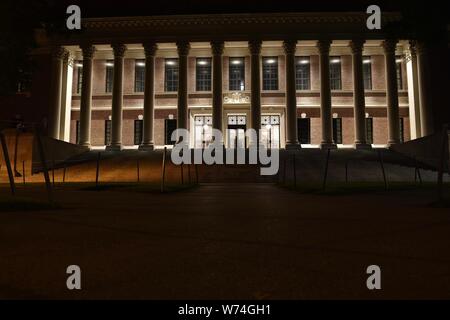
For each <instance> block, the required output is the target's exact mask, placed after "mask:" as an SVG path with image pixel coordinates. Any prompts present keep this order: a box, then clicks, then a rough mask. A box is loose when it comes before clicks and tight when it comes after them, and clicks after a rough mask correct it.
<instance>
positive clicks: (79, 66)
mask: <svg viewBox="0 0 450 320" xmlns="http://www.w3.org/2000/svg"><path fill="white" fill-rule="evenodd" d="M75 66H77V67H78V68H83V64H82V63H76V64H75Z"/></svg>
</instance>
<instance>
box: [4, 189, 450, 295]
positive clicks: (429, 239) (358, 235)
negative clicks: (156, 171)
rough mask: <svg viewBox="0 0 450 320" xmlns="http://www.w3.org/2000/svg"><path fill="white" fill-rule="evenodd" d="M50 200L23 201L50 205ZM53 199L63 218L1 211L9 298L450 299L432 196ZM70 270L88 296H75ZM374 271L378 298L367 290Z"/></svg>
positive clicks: (449, 250)
mask: <svg viewBox="0 0 450 320" xmlns="http://www.w3.org/2000/svg"><path fill="white" fill-rule="evenodd" d="M69 189H70V188H69ZM42 191H43V190H42V187H39V188H36V187H34V188H33V187H29V188H26V189H25V190H23V189H22V190H19V194H20V195H22V196H28V197H30V198H34V199H45V193H43V192H42ZM0 192H1V194H3V195H5V194H7V192H8V190H7V189H6V188H2V189H1V190H0ZM55 195H56V197H57V199H58V202H59V203H60V204H61V205H62V206H63V208H62V209H51V210H49V209H45V208H44V209H42V208H41V210H39V211H36V210H30V211H23V210H18V211H15V212H5V206H3V208H2V211H3V212H0V298H2V299H5V298H6V299H9V298H27V299H28V298H37V299H51V298H64V299H65V298H69V299H70V298H89V299H91V298H93V299H97V298H106V299H110V298H114V299H115V298H126V299H128V298H148V299H223V298H227V299H228V298H230V299H285V298H286V299H310V298H325V299H332V298H344V299H347V298H364V299H365V298H369V299H370V298H388V299H391V298H395V299H397V298H401V299H409V298H446V299H448V298H450V210H448V208H435V207H431V206H429V203H430V202H432V200H433V199H434V196H435V195H434V193H433V191H432V190H430V189H426V188H425V189H419V190H403V191H401V190H396V191H391V192H389V193H386V192H383V191H376V192H371V193H358V194H353V195H351V194H350V195H345V194H344V195H320V194H300V193H298V192H296V191H292V190H288V189H283V188H280V187H277V186H275V185H269V184H222V185H213V184H211V185H201V186H199V187H197V188H194V189H190V190H187V191H182V192H174V193H168V194H159V193H148V192H142V191H139V190H134V191H133V190H132V191H126V190H119V189H117V190H103V191H86V190H84V191H81V190H79V189H76V188H74V189H73V190H65V191H62V190H57V191H56V193H55ZM6 208H8V206H6ZM72 264H76V265H79V266H80V267H81V270H82V290H80V291H69V290H67V289H66V277H67V274H66V268H67V266H68V265H72ZM372 264H376V265H379V266H380V267H381V272H382V282H381V284H382V289H381V290H378V291H369V290H368V289H367V288H366V279H367V274H366V268H367V266H369V265H372Z"/></svg>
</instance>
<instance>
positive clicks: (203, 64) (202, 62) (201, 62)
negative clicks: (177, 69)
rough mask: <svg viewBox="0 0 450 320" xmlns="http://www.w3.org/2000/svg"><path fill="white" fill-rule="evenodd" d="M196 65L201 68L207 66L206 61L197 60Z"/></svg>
mask: <svg viewBox="0 0 450 320" xmlns="http://www.w3.org/2000/svg"><path fill="white" fill-rule="evenodd" d="M197 63H198V64H199V65H201V66H206V65H207V64H208V61H206V60H198V61H197Z"/></svg>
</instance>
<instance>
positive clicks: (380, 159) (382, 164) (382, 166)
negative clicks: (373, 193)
mask: <svg viewBox="0 0 450 320" xmlns="http://www.w3.org/2000/svg"><path fill="white" fill-rule="evenodd" d="M377 151H378V160H379V161H380V166H381V172H382V173H383V181H384V189H385V190H387V189H388V188H389V186H388V182H387V179H386V172H385V171H384V163H383V156H382V154H381V150H380V149H378V150H377Z"/></svg>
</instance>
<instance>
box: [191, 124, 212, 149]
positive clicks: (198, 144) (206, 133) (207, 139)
mask: <svg viewBox="0 0 450 320" xmlns="http://www.w3.org/2000/svg"><path fill="white" fill-rule="evenodd" d="M194 123H195V132H194V148H196V149H205V148H206V147H208V145H209V144H210V143H211V140H212V117H211V116H195V117H194Z"/></svg>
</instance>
